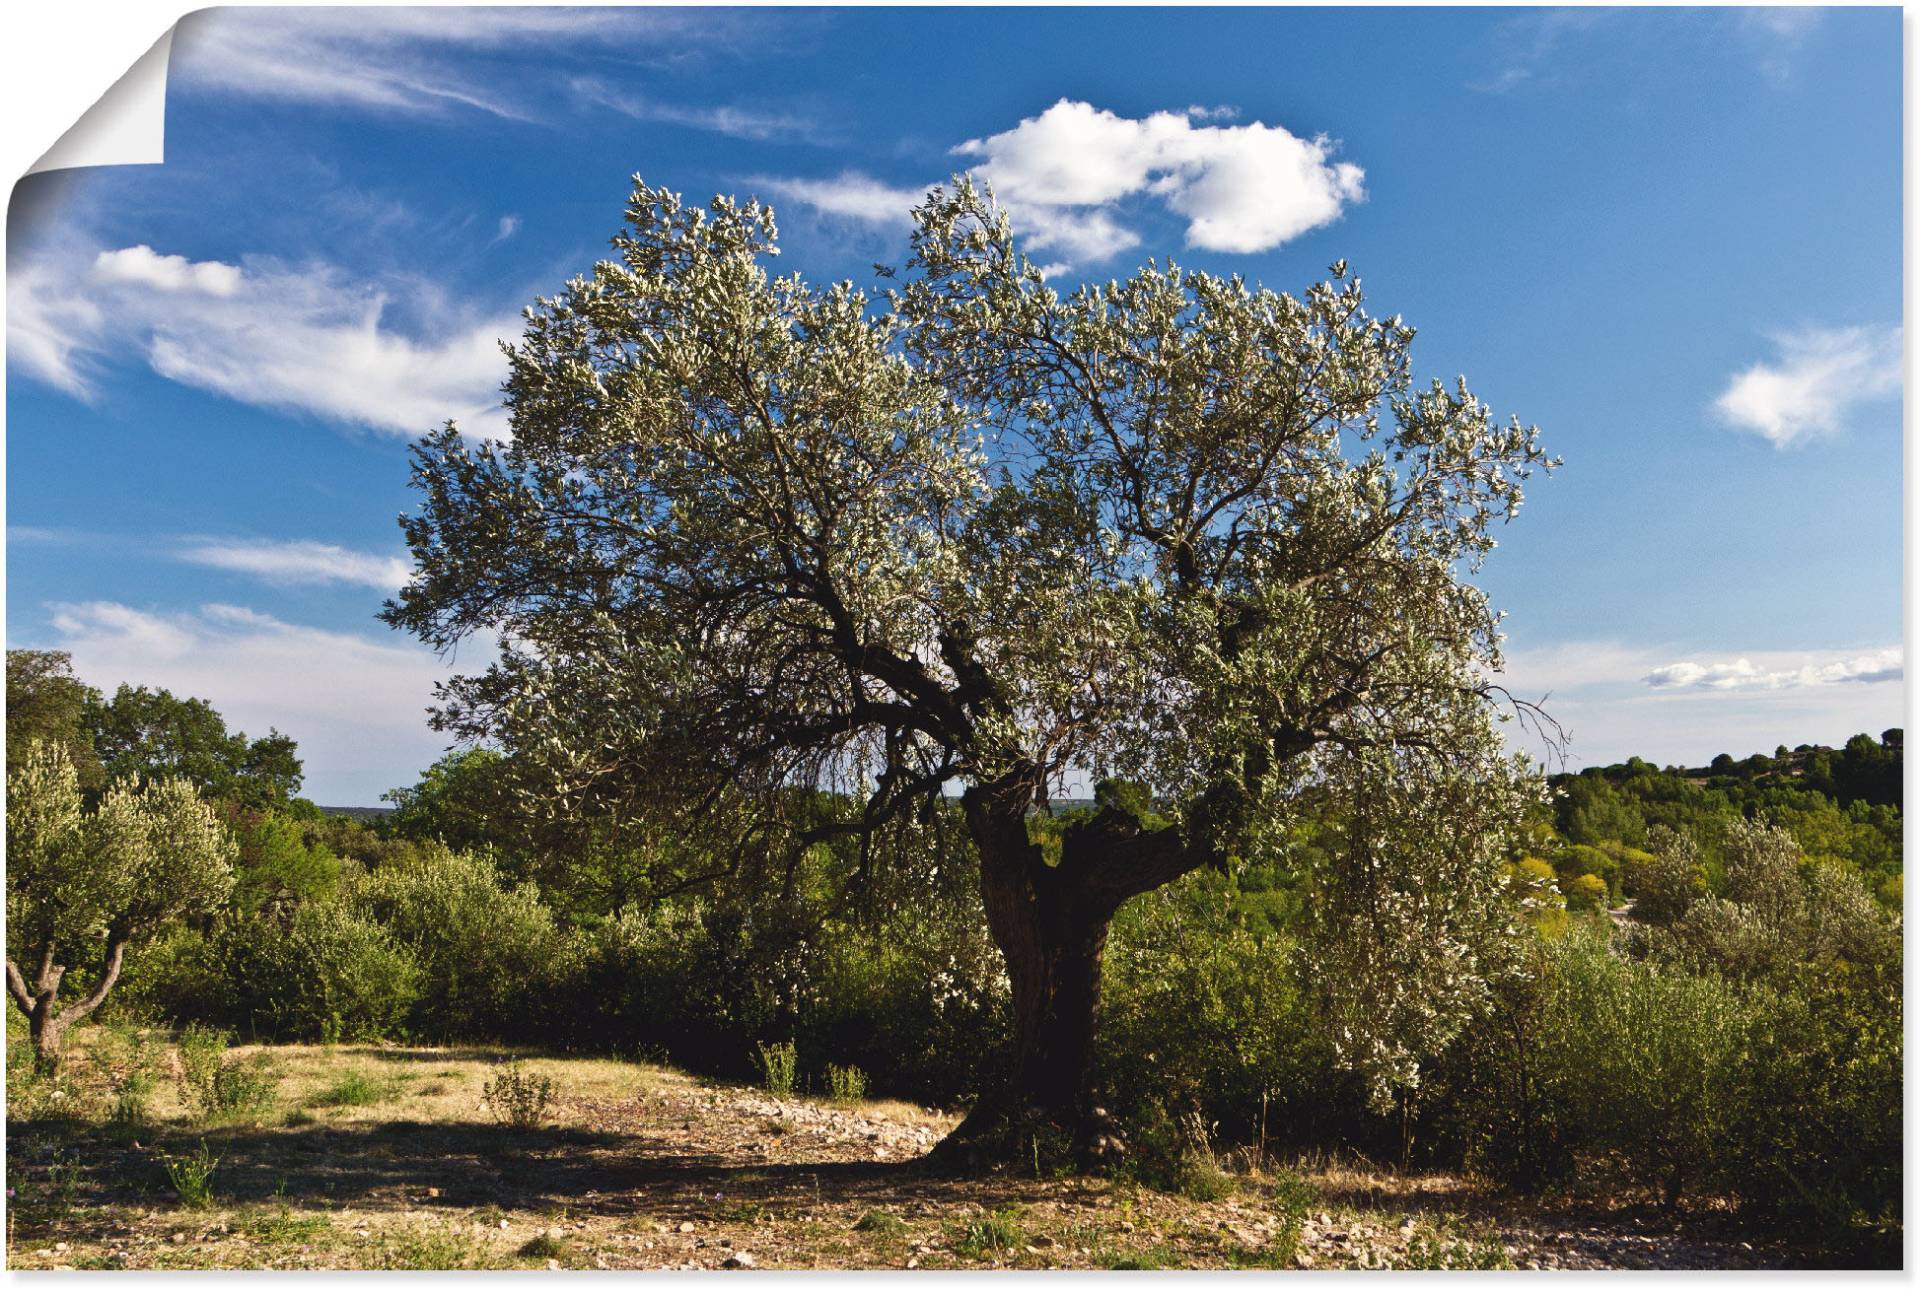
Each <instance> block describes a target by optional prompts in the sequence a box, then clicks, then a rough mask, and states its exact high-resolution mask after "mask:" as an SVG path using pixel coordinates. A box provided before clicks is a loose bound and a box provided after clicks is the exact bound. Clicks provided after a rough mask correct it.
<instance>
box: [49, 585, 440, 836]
mask: <svg viewBox="0 0 1920 1293" xmlns="http://www.w3.org/2000/svg"><path fill="white" fill-rule="evenodd" d="M52 609H53V629H54V641H53V642H52V643H51V645H52V646H54V647H56V648H57V649H59V650H63V651H68V652H71V653H72V655H73V666H74V672H75V673H76V674H77V675H79V676H80V677H81V678H84V679H86V680H87V681H88V682H89V683H91V684H92V685H94V686H96V687H102V688H105V689H106V690H108V691H109V692H111V691H112V690H113V689H114V688H115V687H116V686H118V685H119V684H120V683H123V682H124V683H131V684H133V685H136V686H150V687H164V688H166V689H167V690H169V691H172V692H173V693H174V694H175V695H179V696H198V697H202V698H204V699H206V700H208V701H210V702H211V703H212V704H213V707H214V708H215V709H217V710H219V711H220V713H221V715H222V716H223V717H224V718H225V719H226V720H227V724H228V726H230V727H234V728H239V729H242V730H244V731H246V732H247V733H248V734H249V735H252V736H264V735H265V734H266V732H267V729H268V728H269V727H277V728H279V729H280V730H281V731H282V732H285V733H286V734H287V735H289V736H291V737H293V738H294V740H295V741H297V742H298V743H299V747H300V755H301V757H302V759H304V760H305V763H306V771H307V784H306V789H305V791H304V793H306V794H307V795H309V796H310V797H312V798H315V799H317V800H319V801H320V802H321V803H346V804H372V803H375V802H377V801H378V796H379V794H380V793H381V792H382V791H384V790H387V789H390V788H391V787H393V786H395V785H403V784H408V783H410V782H412V781H413V780H414V779H415V776H416V775H417V773H418V772H419V770H420V769H422V768H425V767H426V766H427V765H428V764H430V763H431V762H432V761H433V760H434V759H436V758H438V757H439V754H440V752H441V750H442V749H443V748H444V745H445V743H444V741H443V740H442V739H441V738H440V737H439V735H438V734H436V733H434V732H433V731H432V730H431V729H429V728H428V726H427V722H426V708H427V706H428V705H429V704H431V703H432V700H433V685H434V683H435V682H437V681H440V680H441V679H443V678H445V677H446V676H448V674H449V673H451V672H452V671H453V670H452V668H451V667H450V666H449V665H446V664H443V663H442V662H441V661H440V660H438V659H437V658H436V657H435V656H434V655H433V653H432V652H430V651H428V650H426V649H425V648H423V647H417V646H412V645H409V644H406V643H405V640H404V639H401V638H398V637H397V636H396V637H393V638H391V639H390V640H385V641H383V640H379V639H376V638H374V637H370V636H365V635H362V634H357V633H340V632H335V631H332V630H327V629H320V628H314V627H311V626H308V625H300V624H289V623H286V622H284V621H282V620H278V619H275V618H274V617H272V616H270V615H263V614H261V613H259V612H257V611H253V610H250V609H247V608H244V607H237V606H224V605H219V604H210V605H206V606H202V607H200V608H199V609H198V610H195V611H183V612H171V613H155V612H151V611H144V610H137V609H135V608H133V607H129V606H124V605H121V604H119V603H115V602H80V603H64V604H60V605H57V606H55V607H53V608H52ZM463 663H464V664H465V665H466V666H467V667H471V666H472V664H473V662H472V661H466V662H463Z"/></svg>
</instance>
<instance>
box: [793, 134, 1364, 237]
mask: <svg viewBox="0 0 1920 1293" xmlns="http://www.w3.org/2000/svg"><path fill="white" fill-rule="evenodd" d="M1230 115H1235V114H1234V112H1233V110H1232V109H1225V108H1213V109H1208V108H1197V107H1196V108H1189V109H1187V110H1186V111H1185V112H1156V113H1153V114H1151V115H1149V116H1146V117H1141V118H1130V117H1122V116H1119V115H1117V114H1116V113H1112V112H1108V111H1105V110H1104V109H1099V108H1095V107H1094V106H1093V105H1092V104H1089V103H1081V102H1076V101H1074V100H1071V99H1062V100H1060V101H1059V102H1058V103H1056V104H1054V105H1053V106H1052V107H1050V108H1048V109H1047V110H1046V111H1045V112H1043V113H1041V114H1040V115H1039V116H1036V117H1028V118H1026V119H1025V120H1023V121H1021V122H1020V123H1019V124H1018V125H1016V126H1014V127H1013V128H1011V129H1009V130H1004V131H1001V132H1000V133H999V134H996V135H989V136H986V137H984V138H981V139H969V140H967V141H965V142H963V143H961V144H958V145H956V146H955V147H954V149H953V150H952V151H953V152H954V154H955V155H957V156H960V157H965V158H971V159H976V165H975V167H974V169H975V170H976V172H977V173H978V174H979V175H980V176H981V177H982V178H983V179H985V180H987V181H988V182H990V183H991V184H992V185H993V188H994V193H995V196H996V197H998V198H999V200H1000V201H1001V202H1002V203H1003V204H1004V205H1005V206H1006V207H1007V209H1008V212H1009V213H1010V214H1011V215H1012V216H1013V218H1014V223H1015V226H1016V227H1017V228H1018V229H1019V230H1020V232H1021V233H1022V235H1023V236H1024V240H1025V242H1026V245H1027V246H1028V247H1030V248H1033V249H1035V250H1044V251H1050V252H1052V253H1054V255H1055V256H1057V257H1059V258H1061V262H1062V263H1064V262H1067V261H1071V262H1088V261H1099V260H1104V259H1106V258H1108V257H1110V256H1113V255H1116V254H1118V253H1119V252H1122V251H1125V250H1127V249H1128V248H1130V247H1133V246H1135V245H1137V244H1138V243H1139V241H1140V237H1139V235H1138V234H1137V233H1136V232H1134V230H1133V229H1131V228H1130V227H1128V225H1127V224H1126V223H1125V222H1124V219H1123V215H1124V213H1123V211H1122V209H1121V204H1122V203H1125V202H1127V201H1129V200H1133V199H1140V198H1146V199H1152V200H1157V201H1159V202H1161V203H1162V204H1164V205H1165V206H1166V207H1167V208H1168V209H1169V210H1171V211H1173V212H1174V213H1175V214H1177V215H1179V216H1182V217H1185V219H1186V222H1187V227H1186V241H1187V245H1188V246H1191V247H1199V248H1203V249H1205V250H1208V251H1225V252H1254V251H1264V250H1267V249H1268V248H1271V247H1277V246H1279V245H1280V244H1281V243H1284V242H1287V241H1289V240H1290V239H1293V238H1297V237H1299V236H1300V235H1301V234H1303V233H1306V232H1308V231H1309V230H1312V229H1317V228H1319V227H1321V226H1323V225H1326V224H1329V223H1331V222H1332V221H1334V220H1336V219H1338V218H1339V216H1340V214H1341V212H1342V211H1344V210H1345V209H1346V207H1347V206H1348V204H1350V203H1353V202H1359V201H1362V200H1363V199H1364V198H1365V197H1366V191H1365V187H1364V180H1365V173H1364V172H1363V171H1362V170H1361V168H1360V167H1359V166H1358V165H1357V164H1355V163H1353V162H1346V161H1336V160H1334V157H1333V154H1334V151H1335V145H1334V144H1333V143H1332V142H1331V141H1330V140H1328V139H1327V138H1326V137H1325V136H1316V137H1315V138H1312V139H1302V138H1300V137H1299V136H1297V135H1294V134H1293V133H1291V132H1290V131H1288V130H1286V129H1285V128H1283V127H1280V126H1269V125H1265V124H1262V123H1260V122H1257V121H1255V122H1249V123H1247V124H1246V125H1244V126H1223V125H1210V124H1206V123H1207V122H1209V121H1217V120H1221V119H1224V118H1225V117H1227V116H1230ZM757 182H758V183H759V184H760V185H761V186H762V187H763V188H766V189H767V190H769V191H770V192H772V193H774V194H775V195H776V196H778V197H785V198H789V199H791V200H794V201H798V202H802V203H804V204H806V205H808V206H812V207H814V208H816V209H818V210H822V211H827V212H830V213H832V214H835V215H841V216H848V217H851V218H854V219H858V220H864V221H867V222H869V223H873V224H894V225H899V224H904V223H905V222H906V219H907V212H908V210H909V209H910V208H911V207H912V206H913V205H914V204H915V203H916V202H918V201H919V200H920V197H921V195H922V193H923V192H924V189H914V188H895V187H892V186H889V185H887V184H885V183H883V182H882V181H879V180H876V179H873V178H872V177H870V176H867V175H864V174H861V173H859V172H852V171H850V172H847V173H845V174H843V175H841V176H839V177H838V178H837V179H833V180H804V179H771V178H765V179H761V180H759V181H757Z"/></svg>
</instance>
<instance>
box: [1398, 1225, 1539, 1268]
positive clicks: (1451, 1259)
mask: <svg viewBox="0 0 1920 1293" xmlns="http://www.w3.org/2000/svg"><path fill="white" fill-rule="evenodd" d="M1458 1220H1459V1219H1458V1218H1456V1217H1453V1216H1447V1217H1444V1218H1442V1219H1441V1220H1440V1221H1439V1222H1437V1223H1436V1222H1432V1221H1422V1222H1421V1223H1420V1224H1419V1225H1417V1226H1415V1227H1414V1229H1413V1233H1412V1234H1410V1235H1408V1236H1407V1256H1406V1265H1407V1267H1408V1268H1409V1269H1412V1270H1422V1271H1501V1270H1512V1269H1513V1259H1512V1258H1510V1257H1508V1256H1507V1250H1506V1248H1505V1246H1504V1245H1502V1244H1501V1243H1500V1242H1499V1241H1498V1240H1497V1239H1495V1238H1493V1237H1492V1236H1491V1235H1490V1234H1479V1235H1471V1234H1461V1233H1459V1231H1458V1229H1457V1226H1458Z"/></svg>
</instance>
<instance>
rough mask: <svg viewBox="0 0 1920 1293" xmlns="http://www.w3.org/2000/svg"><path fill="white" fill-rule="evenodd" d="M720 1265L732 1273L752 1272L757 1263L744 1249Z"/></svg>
mask: <svg viewBox="0 0 1920 1293" xmlns="http://www.w3.org/2000/svg"><path fill="white" fill-rule="evenodd" d="M720 1265H721V1266H723V1267H724V1268H726V1269H727V1270H730V1271H750V1270H752V1269H753V1268H754V1266H755V1265H756V1263H755V1262H754V1260H753V1254H752V1253H750V1252H747V1251H745V1250H744V1249H743V1250H741V1251H740V1252H737V1253H735V1254H734V1255H733V1256H731V1257H729V1258H727V1260H725V1261H724V1262H721V1263H720Z"/></svg>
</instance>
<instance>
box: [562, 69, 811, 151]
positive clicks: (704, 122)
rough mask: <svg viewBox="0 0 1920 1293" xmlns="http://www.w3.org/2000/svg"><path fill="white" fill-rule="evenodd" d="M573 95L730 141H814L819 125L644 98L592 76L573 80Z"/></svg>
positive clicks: (766, 112)
mask: <svg viewBox="0 0 1920 1293" xmlns="http://www.w3.org/2000/svg"><path fill="white" fill-rule="evenodd" d="M571 84H572V87H573V92H574V93H575V94H577V95H579V96H580V98H581V99H583V100H585V101H586V102H588V103H594V104H598V105H600V106H601V107H604V108H611V109H613V110H614V111H615V112H618V113H620V114H621V115H623V116H627V117H632V118H633V119H634V120H635V121H657V122H660V123H662V124H665V125H671V126H685V127H687V128H689V129H692V130H704V131H708V132H710V133H713V134H718V135H727V136H730V137H732V138H734V139H751V140H766V139H801V140H810V141H817V140H819V139H820V138H821V133H820V129H819V126H818V125H817V124H816V123H815V122H814V121H812V120H811V119H809V118H806V117H802V116H799V115H797V114H794V113H790V112H779V111H775V110H772V109H768V108H758V107H745V106H741V105H737V104H722V105H719V106H701V105H697V104H685V103H670V102H665V101H662V100H657V99H649V98H644V97H642V96H640V95H636V94H633V93H631V92H629V91H626V90H622V89H619V88H616V87H614V86H611V85H608V84H607V83H606V82H605V81H602V80H599V79H598V78H596V77H586V76H582V77H575V78H574V79H573V81H572V83H571Z"/></svg>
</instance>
